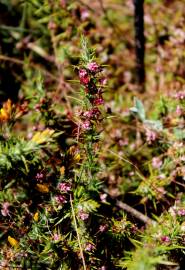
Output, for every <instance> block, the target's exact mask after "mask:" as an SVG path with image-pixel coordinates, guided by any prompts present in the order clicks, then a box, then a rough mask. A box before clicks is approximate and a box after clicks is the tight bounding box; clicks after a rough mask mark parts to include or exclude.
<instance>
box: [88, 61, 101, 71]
mask: <svg viewBox="0 0 185 270" xmlns="http://www.w3.org/2000/svg"><path fill="white" fill-rule="evenodd" d="M87 68H88V69H89V70H90V71H91V72H97V71H98V70H99V68H100V67H99V65H98V64H97V63H96V62H91V63H89V64H87Z"/></svg>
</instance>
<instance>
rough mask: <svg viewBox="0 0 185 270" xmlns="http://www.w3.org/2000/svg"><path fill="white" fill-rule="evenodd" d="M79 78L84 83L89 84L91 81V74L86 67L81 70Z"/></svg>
mask: <svg viewBox="0 0 185 270" xmlns="http://www.w3.org/2000/svg"><path fill="white" fill-rule="evenodd" d="M79 78H80V82H81V83H82V84H84V85H87V84H88V83H89V76H88V73H87V71H86V70H85V69H80V70H79Z"/></svg>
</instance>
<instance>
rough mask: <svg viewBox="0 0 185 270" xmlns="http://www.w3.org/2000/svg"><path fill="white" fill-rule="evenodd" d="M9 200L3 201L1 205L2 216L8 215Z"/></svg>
mask: <svg viewBox="0 0 185 270" xmlns="http://www.w3.org/2000/svg"><path fill="white" fill-rule="evenodd" d="M9 206H10V204H9V202H4V203H3V205H2V209H1V214H2V215H3V216H4V217H7V216H8V215H9V209H8V208H9Z"/></svg>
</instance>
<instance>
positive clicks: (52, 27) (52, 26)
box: [48, 21, 57, 30]
mask: <svg viewBox="0 0 185 270" xmlns="http://www.w3.org/2000/svg"><path fill="white" fill-rule="evenodd" d="M56 28H57V25H56V23H54V22H53V21H50V22H49V23H48V29H49V30H55V29H56Z"/></svg>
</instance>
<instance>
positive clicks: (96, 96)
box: [79, 61, 106, 131]
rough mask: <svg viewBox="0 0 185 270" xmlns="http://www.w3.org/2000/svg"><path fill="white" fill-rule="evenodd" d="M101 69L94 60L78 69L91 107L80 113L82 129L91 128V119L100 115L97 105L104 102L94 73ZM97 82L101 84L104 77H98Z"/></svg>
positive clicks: (103, 83)
mask: <svg viewBox="0 0 185 270" xmlns="http://www.w3.org/2000/svg"><path fill="white" fill-rule="evenodd" d="M100 71H101V67H100V66H99V65H98V64H97V63H96V62H94V61H92V62H89V63H87V64H86V66H84V67H83V68H81V69H80V70H79V79H80V83H81V84H82V85H83V86H84V87H85V93H86V97H87V99H88V100H89V101H90V103H91V105H92V108H91V109H90V110H88V111H85V112H83V113H82V115H81V116H82V124H81V127H82V129H83V130H85V131H88V130H90V129H91V128H92V122H91V120H98V118H99V116H100V115H101V113H100V111H99V109H98V108H97V106H100V105H102V104H104V99H103V97H102V89H101V88H98V87H97V85H96V81H97V80H96V74H97V73H99V72H100ZM98 81H99V83H100V84H101V85H102V86H103V85H105V83H106V78H103V79H99V80H98Z"/></svg>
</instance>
